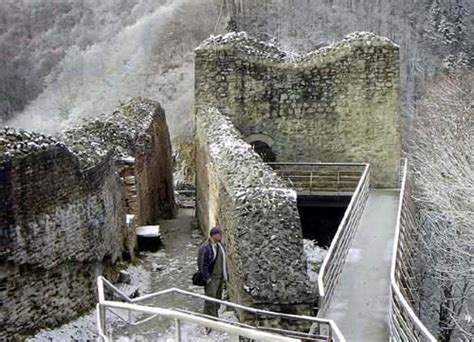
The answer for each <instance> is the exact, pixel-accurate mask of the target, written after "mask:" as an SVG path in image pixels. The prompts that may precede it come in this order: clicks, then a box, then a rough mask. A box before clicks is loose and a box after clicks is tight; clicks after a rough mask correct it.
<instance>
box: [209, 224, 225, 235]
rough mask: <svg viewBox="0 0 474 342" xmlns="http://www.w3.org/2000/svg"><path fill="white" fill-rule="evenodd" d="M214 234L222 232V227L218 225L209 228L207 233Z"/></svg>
mask: <svg viewBox="0 0 474 342" xmlns="http://www.w3.org/2000/svg"><path fill="white" fill-rule="evenodd" d="M215 234H222V228H221V227H219V226H215V227H212V228H211V231H210V232H209V235H210V236H212V235H215Z"/></svg>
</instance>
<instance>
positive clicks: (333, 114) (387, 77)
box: [195, 33, 401, 187]
mask: <svg viewBox="0 0 474 342" xmlns="http://www.w3.org/2000/svg"><path fill="white" fill-rule="evenodd" d="M195 73H196V75H195V106H196V108H197V109H198V110H199V109H203V108H207V107H210V106H213V107H216V108H219V109H220V110H222V111H225V112H228V113H229V117H230V119H231V120H232V122H233V123H234V124H235V126H236V127H237V128H238V130H239V131H240V132H241V133H242V134H243V135H244V137H247V136H250V135H254V134H264V135H266V136H269V137H270V138H271V139H272V140H273V141H274V144H273V146H272V149H273V152H274V153H275V154H276V158H277V160H278V161H309V162H317V161H322V162H369V163H371V166H372V170H373V173H372V177H373V184H374V185H375V186H377V187H393V186H395V185H396V180H397V170H398V164H399V159H400V149H401V147H400V110H399V93H400V79H399V51H398V47H397V46H396V45H394V44H393V43H392V42H390V41H389V40H388V39H385V38H381V37H378V36H375V35H373V34H370V33H354V34H351V35H349V36H348V37H346V38H345V39H344V40H342V41H341V42H338V43H337V44H334V45H332V46H329V47H325V48H322V49H320V50H317V51H314V52H311V53H309V54H306V55H301V56H294V55H289V54H287V53H285V52H284V51H281V50H279V49H277V48H276V47H275V46H273V45H271V44H266V43H262V42H259V41H257V40H255V39H253V38H251V37H249V36H247V34H245V33H230V34H227V35H225V36H217V37H211V38H210V39H208V40H207V41H205V42H204V43H203V44H202V45H201V46H200V47H199V48H198V49H197V50H196V59H195Z"/></svg>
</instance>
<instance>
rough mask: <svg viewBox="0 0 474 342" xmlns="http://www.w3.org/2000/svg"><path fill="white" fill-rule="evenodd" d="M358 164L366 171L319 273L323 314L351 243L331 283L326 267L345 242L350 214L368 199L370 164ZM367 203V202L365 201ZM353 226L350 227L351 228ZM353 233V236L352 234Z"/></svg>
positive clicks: (321, 310) (321, 311)
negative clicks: (343, 237)
mask: <svg viewBox="0 0 474 342" xmlns="http://www.w3.org/2000/svg"><path fill="white" fill-rule="evenodd" d="M356 165H359V166H360V165H364V172H363V173H362V177H361V178H360V180H359V183H358V184H357V187H356V189H355V191H354V193H353V195H352V197H351V201H350V202H349V206H348V207H347V209H346V211H345V213H344V216H343V218H342V220H341V222H340V224H339V226H338V229H337V231H336V234H335V235H334V238H333V239H332V241H331V245H330V246H329V249H328V253H327V255H326V257H325V258H324V260H323V263H322V265H321V269H320V271H319V274H318V292H319V310H320V313H318V315H319V314H321V315H324V313H325V309H326V308H327V306H328V304H329V301H330V300H331V296H332V291H330V292H329V294H328V291H327V289H328V288H329V289H331V288H332V289H333V288H334V287H335V285H336V283H337V280H338V278H339V274H340V271H341V269H342V266H343V264H344V261H345V258H346V256H347V253H348V251H349V247H350V243H346V244H345V246H344V247H343V249H342V250H341V252H340V253H341V255H340V257H341V258H342V259H341V260H340V261H341V262H340V264H339V265H336V269H335V270H334V272H335V274H332V275H330V276H331V277H330V279H331V280H330V283H326V284H325V282H324V279H325V278H326V276H327V275H326V269H327V268H328V267H329V266H328V265H329V263H330V262H331V261H332V260H333V257H335V252H334V251H335V249H336V248H337V247H339V246H341V245H343V244H344V243H345V242H344V241H342V240H343V239H342V235H343V234H344V233H346V231H347V229H346V228H347V227H346V225H348V224H349V216H350V215H352V214H353V211H354V210H356V211H357V209H361V210H362V209H363V207H362V208H358V207H357V205H356V204H359V203H361V202H360V201H362V200H364V199H365V201H366V200H367V194H368V187H369V182H370V179H369V178H370V177H369V171H370V165H369V164H356ZM364 205H365V203H364ZM355 215H356V216H359V217H360V215H361V211H360V212H355ZM351 223H353V227H354V229H355V227H356V226H357V222H351ZM351 228H352V227H349V229H351ZM347 234H349V238H350V239H352V237H353V235H354V234H353V232H350V231H349V232H348V233H347ZM351 235H352V236H351Z"/></svg>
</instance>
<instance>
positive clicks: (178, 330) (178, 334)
mask: <svg viewBox="0 0 474 342" xmlns="http://www.w3.org/2000/svg"><path fill="white" fill-rule="evenodd" d="M174 323H175V327H176V335H175V340H176V342H181V321H180V320H179V318H175V320H174Z"/></svg>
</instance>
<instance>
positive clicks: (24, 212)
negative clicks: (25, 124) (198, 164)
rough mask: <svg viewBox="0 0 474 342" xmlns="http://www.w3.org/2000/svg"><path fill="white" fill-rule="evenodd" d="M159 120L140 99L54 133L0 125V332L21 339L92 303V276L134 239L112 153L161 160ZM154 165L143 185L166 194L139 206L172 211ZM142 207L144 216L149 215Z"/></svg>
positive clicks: (155, 108)
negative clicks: (105, 115) (48, 135)
mask: <svg viewBox="0 0 474 342" xmlns="http://www.w3.org/2000/svg"><path fill="white" fill-rule="evenodd" d="M163 122H164V123H163ZM165 130H166V122H165V121H164V113H163V112H162V109H161V107H159V105H158V104H157V103H154V102H152V101H147V100H142V99H134V100H132V101H130V102H128V103H127V104H126V105H124V106H122V107H120V108H119V109H118V110H117V111H116V112H115V113H114V114H113V115H112V116H110V117H109V116H108V117H106V118H104V119H101V120H100V121H92V122H86V123H84V124H83V125H82V126H80V127H78V128H75V129H71V130H69V131H67V132H65V133H63V134H62V135H61V136H60V137H58V138H57V139H55V138H52V137H46V136H44V135H41V134H37V133H32V132H26V131H22V130H14V129H12V128H4V129H0V229H1V230H0V234H1V235H0V326H2V329H0V340H11V339H14V338H20V339H21V337H22V336H24V335H27V334H29V333H32V332H34V331H36V330H37V329H39V328H42V327H52V326H55V325H57V324H59V323H61V322H64V321H67V320H69V319H72V318H74V317H76V316H78V315H79V314H80V313H82V312H84V311H85V310H88V309H89V308H90V307H91V305H93V303H94V302H95V301H96V295H95V291H94V288H95V280H96V277H97V276H98V275H100V274H105V275H107V276H112V275H113V274H114V273H115V271H114V270H115V267H114V264H115V263H116V262H117V261H119V260H120V259H121V258H122V256H123V255H126V254H133V250H134V247H135V232H134V231H131V229H132V227H130V226H128V225H127V224H126V220H125V206H124V185H123V182H122V180H121V178H120V176H119V173H120V169H121V164H120V160H121V159H122V158H124V157H130V156H134V157H136V158H135V159H138V160H141V158H142V159H148V160H153V158H163V159H162V163H163V166H162V167H163V168H166V167H167V165H169V163H170V162H171V161H170V160H169V159H168V160H164V158H169V157H170V151H168V150H167V149H168V148H169V137H168V136H167V134H164V132H165ZM153 133H159V134H157V135H155V136H153ZM154 139H155V140H156V141H154ZM148 141H150V143H148ZM162 146H164V147H162ZM158 147H159V148H158ZM157 148H158V151H157V150H156V149H157ZM167 153H168V154H167ZM157 163H158V162H156V161H154V160H153V161H150V162H149V164H153V165H156V164H157ZM163 168H159V167H158V168H157V170H156V171H155V172H156V173H155V174H154V175H153V174H152V175H150V174H147V176H145V177H148V179H147V183H146V185H147V186H150V187H152V188H153V187H158V185H155V184H156V183H155V181H154V180H152V179H150V177H155V178H156V179H157V182H159V183H158V184H163V183H165V184H166V187H165V190H164V192H163V193H164V194H166V195H163V196H161V193H160V195H159V196H157V199H156V200H155V199H153V200H154V202H153V203H152V204H150V203H147V204H146V205H145V206H150V205H153V206H155V207H156V208H157V210H158V211H159V212H160V213H162V214H169V215H172V208H173V203H172V201H173V197H172V196H173V195H172V192H171V194H169V189H172V179H171V178H170V177H171V176H170V175H169V174H168V173H164V174H163V175H161V177H160V176H159V175H158V173H159V172H161V170H163ZM170 170H171V168H170ZM160 186H161V185H160ZM160 191H161V189H160ZM166 196H168V197H166ZM145 200H146V201H150V202H151V201H153V200H152V199H150V198H146V199H145ZM165 201H166V202H167V203H161V202H165ZM160 208H161V209H162V210H161V211H160ZM143 212H144V214H142V217H144V218H143V219H144V220H145V217H146V219H150V220H155V219H156V216H152V214H148V212H147V211H143ZM153 215H155V214H154V213H153Z"/></svg>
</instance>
